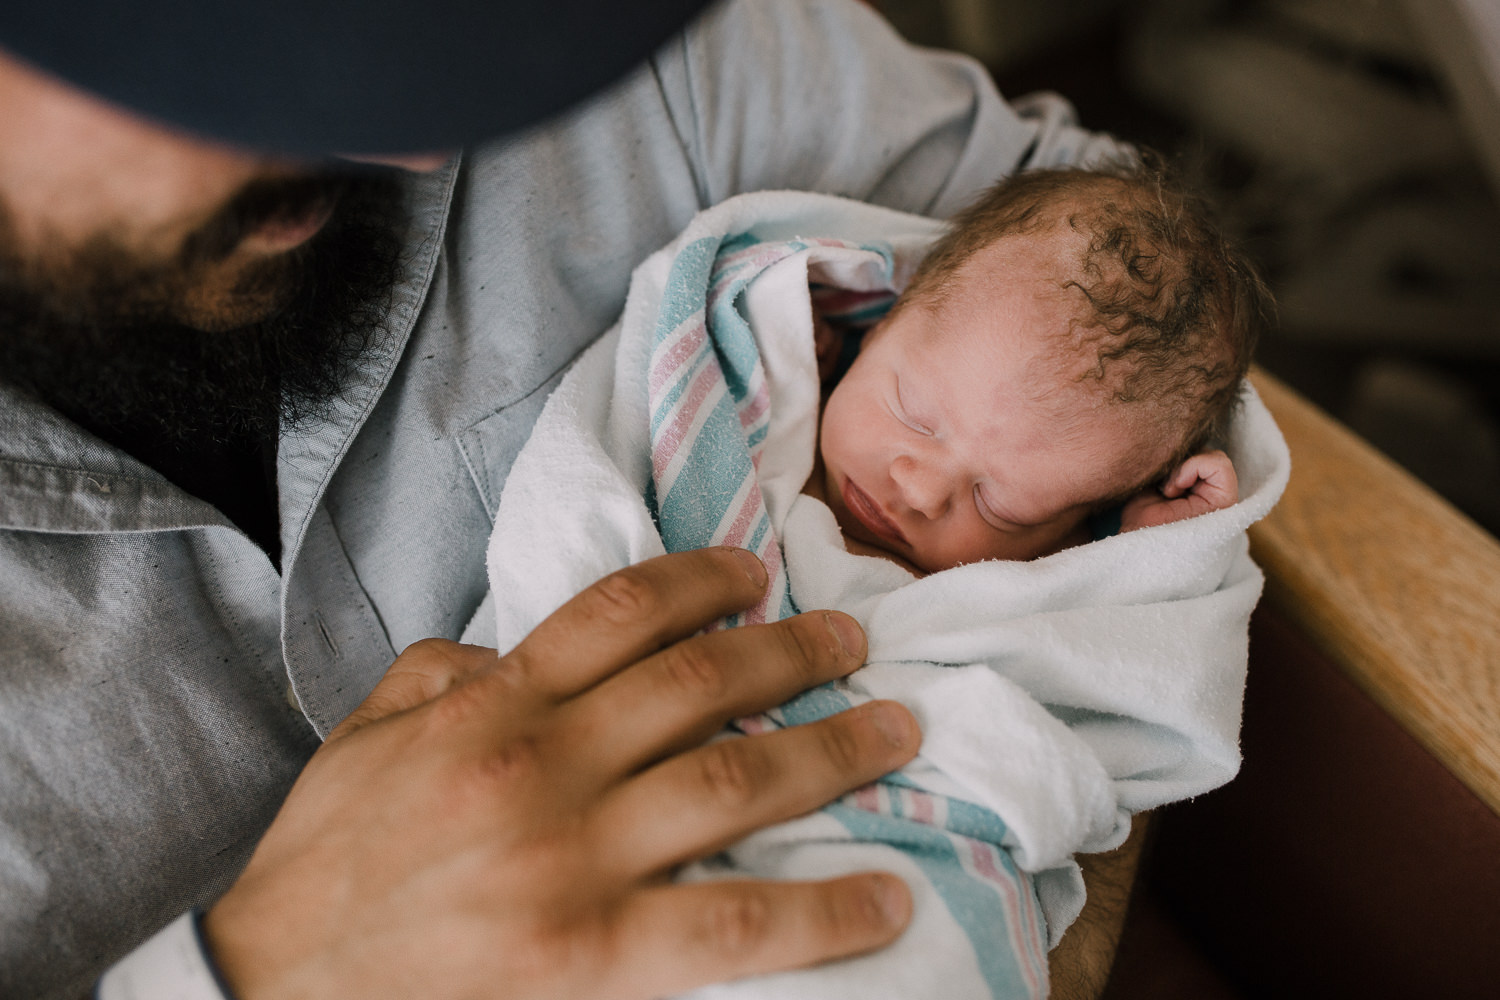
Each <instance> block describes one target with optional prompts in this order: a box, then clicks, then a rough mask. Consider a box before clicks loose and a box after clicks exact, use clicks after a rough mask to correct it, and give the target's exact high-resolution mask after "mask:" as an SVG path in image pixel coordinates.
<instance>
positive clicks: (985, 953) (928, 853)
mask: <svg viewBox="0 0 1500 1000" xmlns="http://www.w3.org/2000/svg"><path fill="white" fill-rule="evenodd" d="M823 811H824V812H825V813H827V814H829V815H830V816H832V817H833V818H834V819H836V820H838V821H839V823H840V824H842V825H843V827H844V828H845V829H846V830H848V831H849V833H850V834H851V835H852V836H854V837H855V838H856V839H858V840H863V841H870V842H873V843H879V844H886V845H889V846H891V847H895V848H897V849H899V850H900V851H901V852H902V853H903V854H905V855H906V856H907V857H909V858H910V859H911V860H912V862H913V863H914V864H915V865H916V866H917V867H918V868H919V869H921V871H922V874H923V875H924V876H926V878H927V881H928V882H930V883H931V884H932V887H933V888H934V889H935V890H937V894H938V896H939V897H941V898H942V900H943V905H944V906H945V907H946V908H947V910H948V913H949V914H950V915H951V916H952V917H953V919H954V921H955V922H956V923H957V924H958V925H959V926H960V927H961V928H963V931H964V934H965V935H966V936H967V937H968V939H969V946H970V948H971V949H972V950H973V952H974V958H975V961H976V964H977V965H978V966H979V971H980V973H981V975H983V976H984V981H985V984H986V986H988V987H989V991H990V996H991V997H993V998H995V1000H1002V998H1004V1000H1013V998H1022V997H1041V996H1045V994H1046V988H1045V986H1046V973H1045V970H1046V967H1047V958H1046V944H1045V934H1044V933H1043V928H1042V927H1041V926H1040V925H1039V923H1038V920H1039V917H1038V916H1036V915H1037V914H1038V907H1039V904H1038V903H1037V901H1036V898H1035V892H1034V890H1033V889H1032V887H1031V883H1030V881H1029V880H1028V879H1025V878H1023V877H1022V876H1021V874H1020V872H1019V871H1017V869H1016V867H1015V862H1013V861H1012V860H1011V859H1010V854H1009V852H1007V851H998V852H995V856H996V859H997V863H998V864H1000V865H1002V866H1003V867H1004V874H1005V875H1006V876H1008V881H1009V882H1010V883H1011V884H1013V885H1014V886H1015V890H1016V892H1017V893H1018V894H1021V893H1024V894H1026V895H1027V896H1028V897H1030V898H1027V899H1020V898H1018V899H1017V901H1016V905H1015V906H1013V907H1012V906H1007V905H1006V902H1005V899H1004V897H1003V896H1002V893H1001V891H1000V890H997V888H996V886H995V885H993V884H992V883H990V882H988V881H981V880H980V879H979V878H977V877H976V876H975V875H973V874H971V873H970V872H968V871H967V870H965V865H964V863H963V861H962V860H961V859H960V858H959V854H958V849H957V848H956V847H955V846H954V843H953V840H952V839H951V838H950V837H949V836H948V835H947V834H945V833H944V832H943V831H941V830H938V829H936V828H934V827H931V826H927V825H924V824H922V823H920V822H916V821H913V820H907V819H901V818H898V817H895V816H888V815H882V814H880V813H872V812H867V811H865V810H863V809H857V808H855V807H854V806H850V805H846V804H844V803H842V802H835V803H833V804H832V805H829V806H825V807H824V809H823ZM1028 913H1029V914H1031V915H1032V916H1033V919H1031V920H1028V919H1026V916H1027V914H1028Z"/></svg>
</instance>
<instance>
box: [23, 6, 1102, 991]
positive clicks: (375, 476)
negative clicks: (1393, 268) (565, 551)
mask: <svg viewBox="0 0 1500 1000" xmlns="http://www.w3.org/2000/svg"><path fill="white" fill-rule="evenodd" d="M1033 110H1034V112H1035V114H1034V116H1032V117H1025V118H1023V117H1021V116H1018V115H1017V114H1016V113H1015V112H1014V111H1013V110H1012V109H1011V108H1009V107H1007V106H1006V105H1005V104H1004V103H1003V102H1002V101H1001V100H1000V99H999V97H998V95H996V94H995V93H994V91H993V88H992V86H991V84H990V83H989V81H988V78H987V77H986V76H985V74H984V73H983V71H982V70H980V69H979V68H978V67H977V66H976V65H974V64H972V63H970V62H968V61H967V60H963V59H959V58H957V57H951V56H946V55H939V54H936V53H932V52H919V51H917V50H913V49H910V48H908V47H906V46H904V45H903V44H902V43H900V42H899V41H897V40H896V39H895V37H894V36H892V35H891V34H890V33H889V32H888V30H887V29H886V28H885V27H884V26H883V24H882V23H881V22H879V21H878V19H877V18H876V17H875V16H874V15H872V14H870V13H869V12H868V11H867V10H865V9H864V8H862V7H860V6H858V5H855V4H851V3H847V2H843V0H785V2H778V3H770V2H765V0H745V2H739V3H735V4H730V5H728V6H721V7H719V8H717V9H716V10H714V11H713V12H712V13H711V14H710V15H709V16H708V17H707V18H706V19H705V20H703V21H701V22H699V23H698V24H697V25H696V26H694V27H693V28H692V29H690V30H689V31H687V32H686V33H684V34H683V35H682V36H680V37H678V38H677V39H675V40H673V41H672V42H670V43H669V44H668V45H667V46H666V47H664V48H663V49H662V50H661V51H660V52H659V53H658V54H657V56H656V57H655V58H654V59H653V60H652V61H651V62H650V63H649V64H648V65H646V66H644V67H643V68H641V69H640V70H639V71H637V72H635V73H634V74H633V75H632V76H630V77H628V78H627V79H626V80H624V81H622V82H621V83H620V84H618V85H617V86H615V87H614V88H612V89H611V90H609V91H608V92H606V93H604V94H602V95H600V96H598V97H596V98H594V99H593V100H591V101H590V102H589V103H587V104H586V105H585V106H583V107H581V108H579V109H577V110H575V111H573V112H571V113H569V114H568V115H566V116H564V117H562V118H560V119H558V120H556V121H554V122H552V123H549V124H548V125H546V126H544V127H541V128H538V129H534V130H531V131H529V132H527V133H524V134H522V135H520V136H516V137H512V138H510V139H508V140H507V141H504V142H501V143H497V144H494V145H492V146H489V147H485V148H483V149H480V150H478V151H477V152H474V153H471V154H468V155H467V156H466V157H465V158H464V159H463V160H462V162H455V163H452V164H449V165H448V166H447V167H446V168H444V169H443V170H441V171H438V172H436V173H433V174H430V175H425V176H420V177H414V178H413V179H412V180H411V181H410V184H409V189H410V203H411V209H412V216H411V217H412V222H411V227H410V232H409V233H408V235H407V238H406V246H407V259H406V263H405V265H404V271H403V274H402V276H401V278H400V281H399V284H398V286H397V288H396V290H395V296H394V305H393V307H392V310H391V313H390V317H389V322H388V323H387V324H386V327H385V329H384V331H383V332H382V334H381V335H380V336H379V337H378V338H377V340H376V342H375V343H374V345H373V346H372V348H371V349H370V351H369V353H368V355H367V356H366V358H365V359H364V361H363V364H362V366H361V367H360V370H359V372H358V374H357V375H356V377H355V378H353V379H352V380H351V382H350V384H349V385H348V386H347V388H346V391H345V393H344V395H343V396H342V398H341V399H339V400H338V401H337V403H336V405H335V406H334V408H333V411H332V413H331V415H330V416H329V417H328V418H327V419H326V420H324V421H322V422H320V423H317V424H315V425H312V426H308V427H306V428H303V429H300V430H297V431H287V432H285V433H284V434H283V435H282V437H281V440H280V444H279V454H278V458H277V488H278V492H279V497H280V501H279V502H280V515H281V538H282V546H283V552H284V566H283V571H282V572H281V573H279V574H278V572H277V570H276V568H275V566H273V565H272V563H271V562H270V560H269V559H268V558H267V556H266V554H265V553H264V552H263V551H261V550H260V549H259V548H258V547H257V546H256V545H255V544H254V543H253V542H252V541H250V539H249V538H248V537H246V536H245V535H244V534H243V533H241V532H240V531H239V530H238V529H237V528H236V527H235V526H234V525H233V524H232V523H230V522H229V521H228V519H226V518H225V517H224V516H223V515H222V514H221V513H219V512H218V511H217V510H216V509H214V508H213V507H212V506H210V505H208V504H206V503H204V502H202V501H200V500H198V499H197V498H195V497H193V496H190V495H188V494H186V493H184V492H183V491H181V490H179V489H178V488H177V487H175V486H173V485H172V484H171V483H170V482H168V481H167V480H165V479H164V478H162V477H161V476H160V475H158V474H157V473H155V472H154V471H153V470H151V469H150V468H147V467H146V466H144V465H142V464H141V463H139V462H137V461H135V460H134V459H133V458H131V457H130V456H129V455H126V454H124V453H122V452H120V451H119V450H117V449H115V448H112V447H111V446H109V445H107V444H104V443H103V442H101V441H99V440H98V439H96V438H93V437H92V436H90V435H89V434H87V433H85V432H83V431H81V430H80V429H79V428H78V427H76V426H75V425H73V424H72V423H70V422H69V421H67V420H65V419H63V418H62V417H60V416H58V415H57V414H56V413H54V412H52V411H51V410H49V409H47V408H46V407H43V406H39V405H37V404H36V403H33V402H30V401H28V400H27V399H25V398H23V397H21V396H19V395H18V394H16V393H14V392H11V391H9V390H8V389H6V388H5V387H4V386H0V638H3V653H0V995H3V996H7V997H9V996H16V997H22V996H25V997H38V998H40V997H50V996H79V995H82V994H84V993H85V992H86V991H87V989H88V985H89V984H90V983H91V982H92V980H93V979H94V977H95V976H97V975H98V973H99V972H100V971H101V970H102V969H103V967H104V966H106V965H107V964H109V963H110V962H112V961H113V960H114V959H116V958H118V957H119V956H120V955H121V954H123V953H124V952H125V951H127V950H129V949H130V948H131V947H132V946H133V945H134V944H135V943H137V942H139V941H140V940H142V939H143V938H145V937H146V936H148V935H149V934H151V933H152V932H154V931H155V930H156V929H157V928H159V927H161V926H162V925H164V924H166V923H167V922H168V921H169V920H170V919H171V918H172V917H173V916H175V915H176V914H177V913H179V912H181V911H183V910H185V909H187V908H188V907H190V906H193V905H202V904H206V903H208V902H210V901H211V900H212V899H213V898H215V896H216V895H217V894H218V893H220V892H222V891H223V889H224V888H225V887H226V886H227V885H228V884H229V882H230V881H231V880H232V879H233V878H234V876H235V875H236V874H237V873H238V871H239V870H240V868H241V867H242V866H243V865H244V863H245V861H246V860H247V859H248V857H249V853H250V851H251V849H252V847H253V846H254V844H255V842H256V840H257V839H258V837H259V835H260V834H261V832H262V831H263V830H264V828H265V827H266V825H267V824H268V823H269V822H270V820H271V818H272V816H273V815H274V814H275V812H276V809H277V807H278V806H279V804H280V802H281V800H282V798H283V796H284V795H285V794H286V791H287V789H288V788H289V787H290V785H291V782H292V781H293V779H294V778H295V777H296V775H297V773H298V771H299V770H300V768H301V767H302V765H303V763H304V762H305V761H306V760H307V757H308V755H309V754H311V753H312V751H313V750H314V749H315V748H316V747H317V746H318V743H319V739H320V737H321V736H323V735H324V734H326V733H327V732H328V730H329V729H330V728H331V727H332V726H333V725H334V724H336V723H337V722H338V721H339V720H340V719H342V718H343V717H344V716H345V715H346V714H348V712H349V711H350V710H351V709H353V708H354V707H355V706H356V705H357V704H358V703H359V702H360V700H361V699H362V698H363V697H364V696H365V695H366V694H367V693H368V692H369V690H370V689H371V687H373V685H374V684H375V682H376V681H377V680H378V679H379V677H380V676H381V674H382V673H383V672H384V670H385V668H386V667H387V666H388V665H389V663H390V662H391V660H392V659H393V658H394V657H395V655H396V654H397V653H398V652H399V651H400V650H402V649H403V648H405V647H406V646H407V645H408V644H409V643H411V642H413V641H414V640H417V639H420V638H424V637H427V636H445V637H450V638H457V637H459V636H460V635H461V634H462V633H463V630H464V628H465V625H466V624H467V622H468V620H469V618H470V616H471V615H472V614H473V613H474V611H475V609H476V608H477V607H478V605H479V602H480V600H481V598H482V597H483V596H484V592H485V588H486V579H485V569H484V551H485V541H486V538H487V537H488V535H489V530H490V516H491V513H492V512H493V510H494V509H495V506H496V503H497V501H498V498H499V492H500V489H501V486H502V484H503V483H504V481H505V476H506V472H507V470H508V469H509V467H510V463H511V461H512V459H513V458H514V456H515V453H516V451H517V450H518V449H519V447H520V445H521V443H522V442H523V441H524V440H525V438H526V435H527V433H528V432H529V430H530V427H531V425H532V422H533V421H534V420H535V418H536V415H537V413H538V411H539V409H540V407H541V404H542V402H543V400H544V399H545V397H546V395H547V393H548V392H549V391H550V390H551V388H552V387H553V386H554V385H555V384H556V381H557V379H558V377H559V374H560V372H561V370H562V369H563V368H564V367H565V366H566V365H567V364H568V362H569V360H570V359H572V358H573V357H574V356H575V355H576V354H577V353H578V351H580V350H581V349H582V348H583V347H584V346H585V345H587V344H588V343H589V342H590V341H591V340H592V339H593V338H594V337H596V336H597V335H598V334H599V333H601V332H603V331H604V330H605V329H606V328H607V327H608V325H609V324H610V323H611V322H612V321H613V320H614V318H615V313H616V312H617V311H618V309H619V308H620V305H621V303H622V302H623V300H624V295H625V290H626V285H627V282H628V279H629V275H630V271H631V269H632V268H633V267H634V265H635V264H636V263H638V262H639V261H640V260H642V259H644V257H645V256H646V255H647V254H648V253H649V252H650V251H652V250H654V249H656V248H657V247H658V246H660V245H662V244H664V243H666V242H667V241H668V240H669V239H670V238H671V237H672V236H673V235H674V234H675V233H676V231H677V230H678V229H680V228H681V227H682V226H683V225H684V224H686V223H687V221H688V220H689V219H690V218H691V217H692V215H693V214H694V213H695V212H696V211H698V210H699V209H701V208H703V207H705V206H707V205H709V204H711V203H713V202H716V201H719V200H721V199H722V198H724V197H727V196H728V195H731V194H735V193H738V192H742V191H749V190H756V189H763V188H798V189H807V190H814V191H825V192H833V193H837V194H843V195H847V196H850V197H855V198H862V199H867V200H871V201H875V202H879V203H882V204H886V205H889V206H892V207H895V208H899V209H903V210H906V211H914V212H921V213H926V214H931V215H946V214H949V213H951V212H953V211H954V210H956V209H957V208H959V207H961V206H962V205H963V204H964V203H965V202H966V201H968V200H969V199H970V198H972V197H973V196H974V195H975V194H976V193H977V192H978V190H979V189H980V188H981V187H982V186H983V185H985V184H987V183H989V182H990V181H992V180H993V179H994V178H996V177H997V176H999V175H1001V174H1003V173H1006V172H1008V171H1011V170H1013V169H1015V168H1017V167H1018V166H1021V165H1030V164H1055V163H1061V162H1069V161H1076V160H1079V159H1086V158H1090V157H1092V156H1095V155H1098V154H1100V153H1103V152H1107V151H1109V150H1110V149H1111V148H1113V147H1112V146H1111V145H1110V144H1109V143H1108V141H1107V140H1103V139H1100V138H1098V137H1091V136H1089V135H1088V134H1087V133H1083V132H1081V131H1079V130H1077V129H1075V128H1073V127H1072V126H1071V125H1070V124H1069V123H1068V121H1067V117H1066V116H1067V110H1066V108H1065V106H1063V105H1062V104H1060V103H1048V102H1045V101H1044V102H1041V103H1040V104H1038V105H1035V106H1034V108H1033ZM497 596H498V598H499V599H500V600H504V595H497ZM370 793H371V794H379V790H378V789H371V790H370Z"/></svg>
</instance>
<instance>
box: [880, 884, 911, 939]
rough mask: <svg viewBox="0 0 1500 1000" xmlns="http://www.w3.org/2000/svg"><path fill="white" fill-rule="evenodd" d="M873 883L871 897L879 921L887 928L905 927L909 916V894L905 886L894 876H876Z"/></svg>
mask: <svg viewBox="0 0 1500 1000" xmlns="http://www.w3.org/2000/svg"><path fill="white" fill-rule="evenodd" d="M874 881H875V885H874V886H873V887H872V888H871V895H872V896H873V897H874V900H875V906H876V907H877V909H878V911H879V913H880V919H881V920H882V921H883V922H884V923H885V925H886V926H887V927H901V926H903V925H905V923H906V921H907V919H908V918H909V917H910V916H911V894H910V893H908V892H907V891H906V886H905V885H904V884H902V882H901V880H900V879H899V878H897V877H896V876H894V875H877V876H875V879H874Z"/></svg>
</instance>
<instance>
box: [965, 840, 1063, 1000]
mask: <svg viewBox="0 0 1500 1000" xmlns="http://www.w3.org/2000/svg"><path fill="white" fill-rule="evenodd" d="M961 839H962V840H964V841H965V842H966V843H967V844H968V845H969V852H970V857H971V858H972V859H973V862H974V870H975V871H976V872H978V873H979V874H980V875H982V876H984V878H985V879H987V880H988V881H989V882H990V883H992V884H993V885H994V886H995V887H996V888H997V889H998V890H999V891H1000V893H999V894H1000V898H1001V900H1002V902H1003V903H1004V905H1005V927H1006V930H1007V931H1008V932H1009V933H1010V944H1011V951H1012V952H1014V953H1015V954H1016V955H1018V956H1020V958H1021V973H1022V975H1024V976H1025V977H1026V986H1027V995H1028V996H1034V995H1036V994H1037V993H1038V992H1039V991H1040V989H1041V982H1042V976H1043V973H1042V971H1041V968H1040V967H1039V964H1038V963H1039V959H1038V953H1039V952H1045V950H1046V946H1045V945H1044V944H1043V943H1042V942H1041V940H1040V939H1039V937H1038V935H1037V930H1038V928H1037V927H1036V925H1035V924H1034V923H1033V922H1032V921H1030V920H1027V919H1025V917H1026V916H1028V915H1029V914H1025V913H1024V912H1023V910H1024V908H1023V904H1022V902H1021V896H1022V895H1023V893H1022V892H1021V890H1022V889H1023V888H1025V883H1024V882H1023V881H1022V880H1021V878H1020V877H1019V876H1017V877H1014V878H1013V877H1011V875H1010V873H1009V872H1006V871H1004V870H1003V869H1002V868H1001V867H1000V865H999V864H998V863H997V861H996V857H995V855H996V852H997V851H998V850H999V848H997V847H995V845H993V844H988V843H985V842H984V841H980V840H974V839H972V838H970V837H963V838H961ZM1028 932H1030V933H1028Z"/></svg>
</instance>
